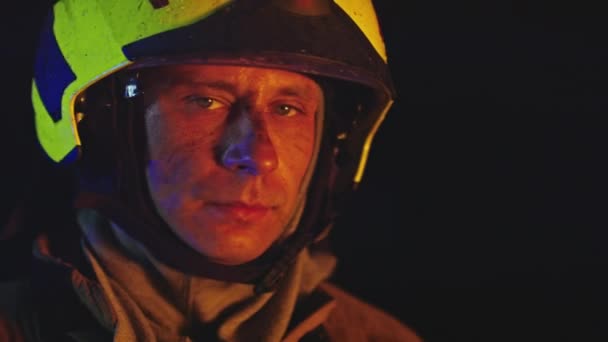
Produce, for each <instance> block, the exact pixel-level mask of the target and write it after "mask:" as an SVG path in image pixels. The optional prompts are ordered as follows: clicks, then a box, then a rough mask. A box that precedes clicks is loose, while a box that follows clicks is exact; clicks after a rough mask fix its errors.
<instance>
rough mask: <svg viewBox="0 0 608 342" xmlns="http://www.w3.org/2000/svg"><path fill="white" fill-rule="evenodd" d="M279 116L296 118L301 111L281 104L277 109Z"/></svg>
mask: <svg viewBox="0 0 608 342" xmlns="http://www.w3.org/2000/svg"><path fill="white" fill-rule="evenodd" d="M276 111H277V114H279V115H281V116H294V115H296V114H297V113H298V112H299V111H300V110H299V109H297V108H296V107H294V106H291V105H288V104H280V105H278V106H277V107H276Z"/></svg>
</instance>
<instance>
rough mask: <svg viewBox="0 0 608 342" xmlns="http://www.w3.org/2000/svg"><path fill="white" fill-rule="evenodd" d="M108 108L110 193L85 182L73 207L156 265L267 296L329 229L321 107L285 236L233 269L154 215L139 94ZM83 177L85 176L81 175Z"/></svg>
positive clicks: (327, 153)
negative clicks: (113, 228) (114, 229)
mask: <svg viewBox="0 0 608 342" xmlns="http://www.w3.org/2000/svg"><path fill="white" fill-rule="evenodd" d="M321 102H322V103H323V101H321ZM113 107H114V110H113V116H114V117H115V118H114V119H113V121H114V125H113V126H114V129H113V130H114V137H113V138H114V139H116V140H114V141H116V142H117V143H116V144H115V151H114V153H115V158H114V159H115V160H116V165H115V168H114V169H115V170H114V172H115V177H114V181H113V183H114V186H113V188H114V191H113V192H110V193H106V194H102V193H99V192H98V191H95V189H90V188H87V186H86V184H87V183H88V182H87V180H86V179H85V181H84V182H83V184H84V186H83V189H82V190H81V192H80V193H79V195H78V196H77V198H76V201H75V206H76V207H77V208H93V209H96V210H98V211H99V212H100V213H101V214H103V215H104V216H106V217H107V218H109V219H110V220H112V221H113V222H115V223H116V224H118V225H119V226H120V227H121V228H122V229H123V230H124V231H125V232H126V233H127V234H128V235H129V236H131V237H132V238H134V239H136V240H138V241H140V242H141V243H142V245H143V246H145V247H146V248H147V249H148V250H149V252H150V253H151V254H152V255H153V256H154V257H155V258H157V259H158V260H159V261H161V262H164V263H166V264H167V265H169V266H171V267H173V268H175V269H178V270H180V271H182V272H185V273H188V274H195V275H199V276H204V277H208V278H212V279H216V280H223V281H232V282H241V283H250V284H255V287H254V289H255V292H256V293H263V292H268V291H272V290H273V289H274V288H275V286H276V285H277V284H278V282H279V281H280V280H281V279H282V278H283V276H284V275H285V274H286V272H287V270H288V268H289V266H290V265H291V264H292V263H293V262H294V261H295V259H296V257H297V255H298V254H299V252H300V251H302V250H303V249H304V248H306V247H307V246H308V245H310V244H311V243H313V242H314V241H315V239H316V238H317V236H319V235H320V233H321V232H323V231H324V230H325V228H327V227H328V226H329V223H330V222H331V213H332V211H331V210H330V208H329V204H330V203H329V198H328V197H329V191H328V189H330V188H331V186H330V185H331V183H332V182H333V177H331V175H332V174H333V170H334V165H333V157H332V153H331V148H330V146H329V145H330V144H329V142H328V139H327V136H326V134H325V132H326V130H325V129H324V128H323V116H324V115H325V113H324V108H323V105H321V106H320V110H319V114H320V115H318V116H317V119H316V132H317V134H316V141H315V143H314V144H315V146H314V153H313V158H312V159H311V162H310V164H309V167H308V169H307V172H306V174H305V176H304V178H303V180H302V182H301V184H300V191H299V194H298V197H299V201H298V202H299V204H298V206H297V207H296V210H295V211H294V215H293V216H292V218H291V220H290V222H289V223H288V225H286V227H285V232H284V234H283V235H282V236H281V237H280V238H279V240H277V242H276V243H275V244H273V245H272V246H271V247H270V248H269V249H268V250H267V251H266V252H265V253H263V254H262V255H261V256H260V257H258V258H256V259H255V260H252V261H250V262H247V263H245V264H241V265H234V266H231V265H223V264H219V263H216V262H213V261H211V260H209V259H208V258H207V257H206V256H204V255H202V254H200V253H198V252H196V251H195V250H194V249H192V248H191V247H189V246H188V245H187V244H186V243H184V242H183V241H182V240H181V239H179V238H178V237H177V236H176V235H175V234H174V233H173V232H172V230H171V229H170V228H169V227H168V226H167V224H166V222H164V220H163V219H162V218H161V217H160V215H158V213H157V211H156V209H155V206H154V204H153V202H152V200H151V198H150V195H149V191H148V189H147V183H146V181H145V171H144V168H145V156H146V136H145V130H144V127H145V126H144V122H143V120H144V117H143V115H142V113H143V110H142V109H143V108H144V107H143V96H135V97H133V98H130V99H126V100H125V99H122V96H114V101H113ZM83 177H85V178H86V174H85V175H84V176H83ZM93 183H94V182H93Z"/></svg>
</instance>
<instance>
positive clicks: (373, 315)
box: [320, 282, 423, 342]
mask: <svg viewBox="0 0 608 342" xmlns="http://www.w3.org/2000/svg"><path fill="white" fill-rule="evenodd" d="M320 288H321V289H323V290H324V291H325V292H327V293H328V294H329V295H331V296H332V297H333V298H334V299H335V300H336V307H335V308H334V310H333V311H332V313H331V314H330V316H329V318H328V320H327V321H326V322H325V324H324V325H325V328H326V329H327V331H328V334H329V335H330V336H331V337H332V341H333V340H336V341H352V342H355V341H387V342H388V341H395V342H397V341H398V342H422V341H423V340H422V338H420V336H418V334H417V333H416V332H415V331H414V330H413V329H412V328H411V327H409V326H407V325H406V324H404V323H403V322H401V321H400V320H399V319H397V318H396V317H394V316H393V315H391V314H389V313H388V312H386V311H384V310H382V309H380V308H378V307H376V306H374V305H372V304H370V303H367V302H365V301H364V300H362V299H360V298H357V297H356V296H355V295H353V294H351V293H348V292H347V291H345V290H343V289H341V288H340V287H338V286H337V285H335V284H332V283H329V282H324V283H322V284H321V285H320Z"/></svg>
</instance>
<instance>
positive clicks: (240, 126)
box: [219, 110, 278, 175]
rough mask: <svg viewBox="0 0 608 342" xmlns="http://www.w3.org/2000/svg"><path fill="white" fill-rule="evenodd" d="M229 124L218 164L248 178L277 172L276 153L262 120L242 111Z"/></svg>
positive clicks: (223, 138)
mask: <svg viewBox="0 0 608 342" xmlns="http://www.w3.org/2000/svg"><path fill="white" fill-rule="evenodd" d="M230 121H231V122H228V123H227V126H226V129H225V131H224V136H223V137H222V144H221V146H222V147H220V150H221V151H220V156H219V158H220V164H221V165H222V166H223V167H225V168H227V169H229V170H232V171H237V172H238V171H242V172H245V173H248V174H251V175H261V174H265V173H268V172H271V171H273V170H274V169H276V168H277V165H278V159H277V154H276V150H275V147H274V145H273V143H272V141H271V140H270V137H269V136H268V128H267V125H266V123H265V122H264V121H263V119H262V118H258V117H257V116H254V115H252V114H251V113H250V112H249V111H247V110H242V111H241V112H240V113H238V114H237V115H236V116H235V117H234V119H233V120H230Z"/></svg>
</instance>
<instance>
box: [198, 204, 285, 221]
mask: <svg viewBox="0 0 608 342" xmlns="http://www.w3.org/2000/svg"><path fill="white" fill-rule="evenodd" d="M207 206H208V207H209V208H210V209H212V210H213V211H214V212H216V213H217V214H219V215H221V216H224V217H230V218H233V219H236V220H238V221H243V222H251V221H257V220H260V219H262V218H263V217H264V216H266V215H267V214H268V213H269V212H270V211H272V210H273V209H274V207H273V206H267V205H262V204H248V203H243V202H223V203H218V202H212V203H207Z"/></svg>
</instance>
